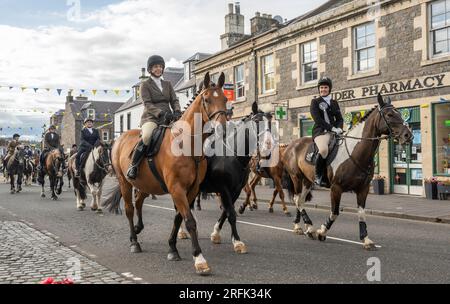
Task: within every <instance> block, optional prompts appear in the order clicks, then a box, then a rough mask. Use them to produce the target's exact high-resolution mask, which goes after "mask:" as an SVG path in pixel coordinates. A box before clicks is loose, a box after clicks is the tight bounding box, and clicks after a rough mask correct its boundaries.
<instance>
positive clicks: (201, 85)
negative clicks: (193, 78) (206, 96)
mask: <svg viewBox="0 0 450 304" xmlns="http://www.w3.org/2000/svg"><path fill="white" fill-rule="evenodd" d="M204 86H205V85H204V83H203V80H202V81H200V83H199V84H198V91H199V92H201V91H203V87H204Z"/></svg>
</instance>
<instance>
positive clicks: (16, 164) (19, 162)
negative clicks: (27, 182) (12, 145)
mask: <svg viewBox="0 0 450 304" xmlns="http://www.w3.org/2000/svg"><path fill="white" fill-rule="evenodd" d="M24 163H25V151H24V149H23V146H21V145H19V146H17V147H16V149H15V150H14V154H13V155H11V157H10V158H9V159H8V161H7V164H6V170H5V172H7V173H8V177H9V179H10V181H9V182H10V184H11V194H14V193H19V192H20V191H22V179H23V168H24ZM15 175H17V189H16V187H15Z"/></svg>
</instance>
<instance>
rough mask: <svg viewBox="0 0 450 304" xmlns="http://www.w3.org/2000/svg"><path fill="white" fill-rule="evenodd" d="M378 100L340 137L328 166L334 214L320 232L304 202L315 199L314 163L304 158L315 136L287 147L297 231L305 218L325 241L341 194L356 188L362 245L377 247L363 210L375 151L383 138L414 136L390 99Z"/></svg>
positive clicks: (309, 229) (314, 233) (309, 231)
mask: <svg viewBox="0 0 450 304" xmlns="http://www.w3.org/2000/svg"><path fill="white" fill-rule="evenodd" d="M378 103H379V105H378V106H377V107H375V108H373V109H372V110H371V111H370V112H368V113H367V114H366V116H365V117H364V118H363V120H362V121H361V122H360V123H359V124H357V125H355V126H354V127H353V128H352V129H351V130H349V131H348V132H347V133H346V134H345V135H342V136H341V137H340V139H339V141H340V143H339V146H338V152H337V155H336V157H335V159H334V160H333V161H332V162H331V164H330V166H329V167H328V179H329V180H330V181H331V215H330V216H329V218H328V219H327V222H326V223H325V224H324V225H322V226H321V228H320V229H319V230H317V231H315V230H314V229H313V226H312V225H313V224H312V221H311V219H310V218H309V216H308V214H307V213H306V211H305V208H304V203H305V202H306V201H308V200H311V198H312V196H311V189H312V186H313V181H314V166H312V165H310V164H309V163H307V162H306V160H305V155H306V153H307V150H308V147H309V145H310V144H311V143H312V139H311V138H307V137H303V138H300V139H298V140H296V141H294V142H292V143H291V144H290V145H289V146H288V148H287V149H286V151H285V154H284V156H283V163H284V166H285V169H286V171H287V173H288V174H289V176H290V182H291V183H290V187H289V194H290V196H291V199H293V200H294V202H295V205H296V206H297V217H296V220H295V222H294V223H295V226H294V232H295V233H298V234H303V231H302V229H301V228H300V225H299V224H300V217H302V218H303V220H304V222H305V228H306V234H307V235H308V236H309V237H310V238H314V239H315V238H318V239H319V240H320V241H324V240H325V239H326V234H327V232H328V231H329V230H330V228H331V226H332V225H333V223H334V221H335V220H336V218H337V217H338V215H339V204H340V200H341V195H342V193H343V192H348V191H353V192H355V193H356V198H357V204H358V207H359V213H358V215H359V229H360V239H361V241H363V247H364V248H365V249H369V250H370V249H374V248H375V243H374V242H372V241H371V240H370V239H369V237H368V233H367V225H366V216H365V210H364V209H365V207H366V199H367V195H368V193H369V188H370V181H371V180H372V178H373V173H374V172H373V170H374V161H373V160H374V157H375V154H376V152H377V150H378V146H379V144H380V141H381V140H382V139H385V138H396V139H398V140H399V141H400V143H401V144H403V143H406V142H409V141H411V139H412V133H411V131H410V130H409V128H408V126H407V125H406V124H405V123H404V121H403V119H402V116H401V114H400V112H398V111H397V109H396V108H395V107H394V106H393V105H392V104H391V102H390V99H388V102H387V103H385V102H384V100H383V97H382V96H381V95H378Z"/></svg>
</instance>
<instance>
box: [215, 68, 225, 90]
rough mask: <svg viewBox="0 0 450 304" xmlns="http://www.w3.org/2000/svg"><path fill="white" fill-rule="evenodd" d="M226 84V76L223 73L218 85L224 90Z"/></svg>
mask: <svg viewBox="0 0 450 304" xmlns="http://www.w3.org/2000/svg"><path fill="white" fill-rule="evenodd" d="M224 84H225V74H224V73H223V72H222V73H221V74H220V77H219V83H218V84H217V85H218V86H219V88H223V85H224Z"/></svg>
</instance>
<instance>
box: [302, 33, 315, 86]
mask: <svg viewBox="0 0 450 304" xmlns="http://www.w3.org/2000/svg"><path fill="white" fill-rule="evenodd" d="M301 52H302V80H303V83H308V82H311V81H314V80H317V41H316V40H313V41H310V42H306V43H303V44H302V47H301Z"/></svg>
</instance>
